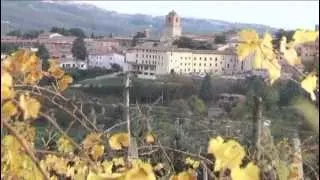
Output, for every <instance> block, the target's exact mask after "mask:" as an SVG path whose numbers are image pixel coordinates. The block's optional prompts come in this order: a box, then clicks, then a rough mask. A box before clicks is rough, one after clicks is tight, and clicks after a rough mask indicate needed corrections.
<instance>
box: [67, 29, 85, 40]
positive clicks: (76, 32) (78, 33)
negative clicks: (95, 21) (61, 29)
mask: <svg viewBox="0 0 320 180" xmlns="http://www.w3.org/2000/svg"><path fill="white" fill-rule="evenodd" d="M68 31H69V33H70V35H71V36H76V37H79V38H85V37H86V34H85V33H84V31H83V30H82V29H80V28H70V29H69V30H68Z"/></svg>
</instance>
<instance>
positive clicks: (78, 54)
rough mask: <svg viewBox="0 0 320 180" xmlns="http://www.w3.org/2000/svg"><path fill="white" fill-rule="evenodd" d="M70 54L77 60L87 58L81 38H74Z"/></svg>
mask: <svg viewBox="0 0 320 180" xmlns="http://www.w3.org/2000/svg"><path fill="white" fill-rule="evenodd" d="M71 52H72V55H73V57H74V58H76V59H79V60H83V61H84V60H86V58H87V49H86V46H85V44H84V40H83V38H77V39H75V40H74V42H73V44H72V49H71Z"/></svg>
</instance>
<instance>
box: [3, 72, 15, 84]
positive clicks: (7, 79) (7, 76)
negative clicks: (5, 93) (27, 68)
mask: <svg viewBox="0 0 320 180" xmlns="http://www.w3.org/2000/svg"><path fill="white" fill-rule="evenodd" d="M12 83H13V80H12V76H11V75H10V74H9V73H8V72H6V71H2V72H1V86H7V87H11V86H12Z"/></svg>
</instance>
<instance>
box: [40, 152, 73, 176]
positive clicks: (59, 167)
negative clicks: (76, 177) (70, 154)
mask: <svg viewBox="0 0 320 180" xmlns="http://www.w3.org/2000/svg"><path fill="white" fill-rule="evenodd" d="M40 166H41V167H42V168H44V169H46V170H47V171H51V170H54V171H55V172H56V173H57V174H60V175H66V174H67V172H68V167H67V160H66V159H64V158H63V157H57V156H55V155H51V154H49V155H47V156H46V157H45V158H44V159H43V160H41V161H40Z"/></svg>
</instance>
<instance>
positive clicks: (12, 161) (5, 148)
mask: <svg viewBox="0 0 320 180" xmlns="http://www.w3.org/2000/svg"><path fill="white" fill-rule="evenodd" d="M1 153H3V154H2V156H1V161H2V162H1V166H2V167H3V166H5V167H6V168H5V169H1V175H4V179H10V175H14V176H15V178H16V179H27V180H32V179H34V180H42V179H43V176H42V174H41V173H40V171H39V170H38V168H37V167H36V165H35V163H34V162H33V161H32V160H31V159H30V157H29V156H28V155H27V154H26V153H25V152H24V149H23V147H22V146H21V145H20V143H19V141H18V140H17V139H16V138H15V137H14V136H11V135H8V136H5V137H4V138H3V139H1ZM11 177H12V176H11Z"/></svg>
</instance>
